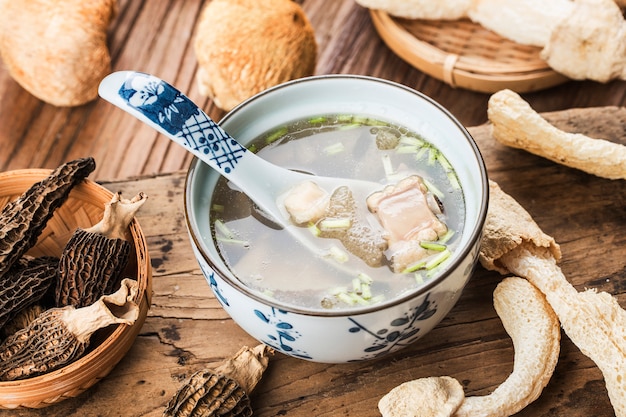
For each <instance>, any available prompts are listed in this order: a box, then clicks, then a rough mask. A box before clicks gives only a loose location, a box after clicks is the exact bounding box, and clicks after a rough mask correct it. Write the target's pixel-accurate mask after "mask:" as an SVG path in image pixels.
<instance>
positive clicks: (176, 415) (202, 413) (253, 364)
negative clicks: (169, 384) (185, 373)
mask: <svg viewBox="0 0 626 417" xmlns="http://www.w3.org/2000/svg"><path fill="white" fill-rule="evenodd" d="M272 353H273V350H272V349H271V348H269V347H268V346H266V345H262V344H261V345H258V346H256V347H255V348H253V349H250V348H249V347H247V346H246V347H243V348H242V349H241V350H239V352H237V354H236V355H235V356H233V357H232V358H230V359H228V360H226V361H225V362H224V363H223V364H221V365H220V366H219V367H217V368H215V369H213V370H201V371H198V372H196V373H194V374H193V375H192V376H191V377H190V378H189V380H188V381H186V382H185V384H184V385H183V386H182V387H181V388H180V389H179V390H178V392H177V393H176V394H175V395H174V397H172V399H171V400H170V401H169V403H168V404H167V407H166V409H165V411H164V412H163V416H165V417H211V416H216V417H217V416H230V417H249V416H252V407H251V406H250V398H249V397H248V394H249V393H250V392H252V390H253V389H254V388H255V387H256V385H257V384H258V382H259V381H260V380H261V376H262V374H263V372H264V371H265V369H267V365H268V363H269V355H270V354H272Z"/></svg>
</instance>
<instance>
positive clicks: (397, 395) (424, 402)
mask: <svg viewBox="0 0 626 417" xmlns="http://www.w3.org/2000/svg"><path fill="white" fill-rule="evenodd" d="M464 396H465V394H464V393H463V386H461V384H460V383H459V381H457V380H456V379H454V378H452V377H449V376H434V377H427V378H419V379H414V380H412V381H408V382H405V383H403V384H401V385H398V386H397V387H395V388H394V389H392V390H391V391H389V392H388V393H387V394H385V396H384V397H382V398H381V399H380V401H379V402H378V409H379V411H380V413H381V414H382V415H383V417H408V416H411V417H418V416H419V417H422V416H423V417H450V416H452V415H454V412H455V411H456V410H457V409H458V408H459V406H460V405H461V403H462V402H463V398H464Z"/></svg>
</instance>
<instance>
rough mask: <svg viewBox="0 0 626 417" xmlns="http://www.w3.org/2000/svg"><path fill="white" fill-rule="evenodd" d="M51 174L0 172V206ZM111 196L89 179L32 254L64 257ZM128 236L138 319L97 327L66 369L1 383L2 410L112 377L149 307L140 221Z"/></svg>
mask: <svg viewBox="0 0 626 417" xmlns="http://www.w3.org/2000/svg"><path fill="white" fill-rule="evenodd" d="M50 172H51V171H50V170H45V169H24V170H16V171H8V172H4V173H0V208H2V207H4V206H5V205H6V204H7V203H8V202H9V201H11V200H13V199H15V198H17V197H18V196H19V195H21V194H22V193H23V192H24V191H26V190H27V189H28V188H29V187H30V186H31V185H32V184H34V183H35V182H37V181H40V180H42V179H43V178H45V177H46V176H48V175H49V174H50ZM112 196H113V194H112V193H111V192H110V191H108V190H107V189H105V188H103V187H102V186H100V185H98V184H97V183H95V182H93V181H89V180H87V181H84V182H83V183H81V184H79V185H77V186H76V187H74V189H72V191H71V193H70V195H69V198H68V200H67V201H66V202H65V203H63V205H61V207H59V208H58V209H57V210H56V211H55V213H54V216H53V217H52V218H51V219H50V221H48V224H47V226H46V229H45V230H44V231H43V233H42V234H41V236H40V237H39V240H38V242H37V245H36V246H35V247H34V248H32V249H31V250H30V251H29V252H28V254H29V255H33V256H41V255H50V256H60V254H61V252H62V250H63V248H64V246H65V243H66V242H67V241H68V239H69V238H70V236H71V235H72V233H73V232H74V230H75V229H76V228H77V227H83V228H85V227H89V226H91V225H93V224H95V223H97V222H98V221H100V219H101V218H102V214H103V211H104V205H105V203H107V202H108V201H110V200H111V198H112ZM127 238H128V240H129V241H130V242H132V243H133V245H132V250H131V257H130V261H129V263H128V266H127V268H126V270H125V271H124V277H128V278H132V279H136V280H137V281H138V284H139V291H138V293H137V296H136V299H135V301H136V302H137V304H138V305H139V317H138V318H137V320H136V322H135V323H134V324H133V325H131V326H128V325H123V324H120V325H116V326H109V327H107V328H105V329H101V330H99V331H97V332H96V333H95V334H94V335H93V336H92V339H91V344H90V347H89V349H88V351H87V352H86V353H85V354H84V355H83V356H81V357H80V358H79V359H78V360H76V361H74V362H72V363H70V364H68V365H66V366H65V367H63V368H61V369H58V370H56V371H52V372H49V373H46V374H44V375H40V376H36V377H32V378H28V379H23V380H18V381H4V382H0V409H16V408H43V407H46V406H48V405H51V404H54V403H57V402H59V401H62V400H64V399H66V398H70V397H75V396H77V395H79V394H81V393H82V392H84V391H85V390H87V389H88V388H90V387H91V386H93V385H94V384H95V383H96V382H98V381H99V380H100V379H102V378H104V377H105V376H106V375H108V374H109V372H111V370H112V369H113V368H114V366H115V365H116V364H117V363H118V362H119V361H120V360H121V359H122V358H123V357H124V355H125V354H126V353H127V352H128V350H129V349H130V347H131V346H132V344H133V342H134V340H135V338H136V336H137V334H138V333H139V330H140V329H141V326H142V325H143V322H144V321H145V319H146V316H147V313H148V309H149V307H150V302H151V294H152V292H151V290H152V270H151V266H150V259H149V256H148V249H147V243H146V240H145V236H144V235H143V232H142V231H141V228H140V226H139V223H138V222H137V220H133V222H132V223H131V224H130V227H129V230H128V235H127Z"/></svg>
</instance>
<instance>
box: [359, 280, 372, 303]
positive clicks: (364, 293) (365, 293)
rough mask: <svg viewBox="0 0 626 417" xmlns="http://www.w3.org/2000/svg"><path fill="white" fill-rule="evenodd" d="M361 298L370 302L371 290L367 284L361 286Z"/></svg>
mask: <svg viewBox="0 0 626 417" xmlns="http://www.w3.org/2000/svg"><path fill="white" fill-rule="evenodd" d="M361 297H363V299H364V300H370V299H371V298H372V288H371V287H370V285H369V284H363V285H361Z"/></svg>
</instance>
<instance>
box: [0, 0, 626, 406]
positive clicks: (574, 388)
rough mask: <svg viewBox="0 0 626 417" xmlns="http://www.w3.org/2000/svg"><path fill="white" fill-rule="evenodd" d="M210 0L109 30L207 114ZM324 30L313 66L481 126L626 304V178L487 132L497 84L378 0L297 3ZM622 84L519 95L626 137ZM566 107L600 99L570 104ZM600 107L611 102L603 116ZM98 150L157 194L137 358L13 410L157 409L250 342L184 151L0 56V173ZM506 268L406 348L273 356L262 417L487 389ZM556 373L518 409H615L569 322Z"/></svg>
mask: <svg viewBox="0 0 626 417" xmlns="http://www.w3.org/2000/svg"><path fill="white" fill-rule="evenodd" d="M205 3H207V2H206V1H201V0H187V1H183V0H177V1H147V0H143V1H141V0H134V1H130V0H122V1H120V13H119V15H118V17H117V19H116V20H115V21H114V23H113V25H112V26H111V29H110V34H109V43H110V49H111V52H112V55H113V63H114V69H136V70H141V71H146V72H151V73H154V74H156V75H158V76H160V77H162V78H164V79H167V80H169V81H171V82H172V83H173V84H174V85H176V86H177V87H179V88H180V89H181V90H183V91H185V92H187V94H188V95H189V96H190V97H191V98H192V99H193V100H194V101H196V102H198V103H200V104H202V106H203V107H204V109H205V110H206V111H207V113H208V114H209V115H211V116H212V117H214V118H215V119H217V120H219V119H220V118H221V117H222V116H223V114H224V112H223V111H221V110H220V109H218V108H217V107H216V106H215V105H213V103H212V102H211V101H210V100H209V99H206V98H203V97H201V95H200V94H199V92H198V89H197V87H196V85H195V80H194V77H195V73H196V70H197V65H196V61H195V57H194V53H193V49H192V48H191V46H190V42H191V40H192V39H193V29H194V24H195V22H196V20H197V18H198V13H199V11H200V10H201V8H202V7H203V5H204V4H205ZM300 3H301V4H302V6H303V8H304V10H305V12H306V13H307V15H308V17H309V19H310V20H311V22H312V24H313V26H314V28H315V30H316V37H317V40H318V43H319V48H320V50H319V58H318V65H317V71H316V72H317V73H318V74H329V73H356V74H366V75H372V76H378V77H382V78H386V79H390V80H393V81H397V82H400V83H402V84H406V85H408V86H411V87H414V88H416V89H418V90H420V91H422V92H424V93H425V94H427V95H429V96H431V97H433V98H434V99H436V100H437V101H439V102H440V103H442V104H443V105H444V106H446V107H447V108H448V109H450V111H451V112H452V113H453V114H454V115H455V116H456V117H457V118H458V119H459V120H460V121H461V122H462V123H463V124H464V125H466V126H468V127H470V133H472V135H473V136H474V137H475V139H476V141H477V143H478V145H479V147H480V149H481V151H482V153H483V156H484V158H485V162H486V164H487V167H488V171H489V175H490V177H491V178H492V179H494V180H496V181H497V182H498V183H499V184H500V185H501V187H502V188H503V190H504V191H505V192H507V193H509V194H511V195H512V196H513V197H515V198H516V199H517V200H518V201H519V202H520V203H521V204H522V205H523V206H524V207H525V208H526V209H527V210H528V211H529V212H530V213H531V214H532V215H533V217H534V218H535V219H536V221H537V223H538V224H539V225H540V227H542V229H543V230H544V231H545V232H546V233H548V234H550V235H552V236H554V237H555V238H556V240H557V241H558V242H559V243H560V244H561V248H562V251H563V260H562V263H561V267H562V269H563V271H564V272H565V274H566V276H567V277H568V278H569V279H570V281H571V282H572V283H573V284H574V285H575V286H576V288H578V289H579V290H582V289H584V288H597V289H598V290H601V291H607V292H609V293H611V294H614V295H615V296H616V297H617V298H618V300H619V301H620V303H621V304H622V305H624V306H626V298H625V297H626V285H625V284H624V282H626V261H625V260H624V259H625V256H624V255H625V254H626V250H625V249H624V247H626V246H625V245H626V183H625V182H624V181H623V180H617V181H610V180H604V179H601V178H597V177H593V176H591V175H588V174H585V173H582V172H579V171H576V170H572V169H569V168H565V167H562V166H559V165H556V164H554V163H552V162H549V161H547V160H544V159H541V158H539V157H536V156H533V155H530V154H527V153H525V152H523V151H519V150H513V149H509V148H505V147H503V146H501V145H499V144H497V143H495V142H494V141H493V139H492V138H491V136H490V134H489V128H488V127H487V126H481V125H483V124H484V123H485V122H486V120H487V118H486V108H487V107H486V106H487V100H488V98H489V95H487V94H481V93H475V92H471V91H465V90H460V89H454V88H451V87H449V86H447V85H446V84H444V83H442V82H440V81H438V80H435V79H433V78H430V77H428V76H426V75H424V74H422V73H421V72H419V71H418V70H416V69H414V68H412V67H411V66H409V65H408V64H406V63H404V62H403V61H402V60H401V59H399V58H397V57H396V56H395V55H394V54H393V53H392V52H391V51H390V50H389V49H388V48H387V47H386V46H385V44H384V43H383V42H382V41H381V40H380V39H379V37H378V36H377V34H376V32H375V30H374V28H373V26H372V24H371V20H370V17H369V14H368V11H367V10H365V9H363V8H361V7H360V6H358V5H356V4H355V3H354V1H353V0H333V1H320V0H302V1H300ZM625 95H626V82H622V81H615V82H611V83H608V84H599V83H595V82H589V81H584V82H579V81H572V82H568V83H566V84H563V85H561V86H558V87H555V88H551V89H548V90H545V91H541V92H536V93H530V94H524V95H523V96H524V98H526V99H527V100H528V101H529V102H530V103H531V105H532V106H533V107H534V108H535V109H536V110H538V111H541V112H550V113H548V114H546V117H547V118H549V119H550V120H551V121H553V122H554V123H555V124H557V125H559V126H561V127H562V128H564V129H567V130H570V131H578V132H583V133H587V134H590V135H594V136H596V137H604V138H607V139H611V140H614V141H616V142H620V143H623V144H626V129H624V126H625V123H626V109H622V108H617V107H611V108H601V109H598V108H593V107H602V106H618V107H619V106H623V105H624V103H625V101H626V97H625ZM570 108H590V109H586V110H579V111H565V112H564V111H563V110H566V109H570ZM599 113H603V114H605V115H606V114H608V115H610V116H609V117H608V118H605V119H604V120H608V121H607V122H603V123H594V121H596V120H597V116H598V114H599ZM87 155H91V156H94V157H95V158H96V161H97V163H98V168H97V171H96V172H95V173H94V174H92V176H91V177H90V178H92V179H95V180H96V181H98V182H101V183H102V184H104V185H105V186H106V187H107V188H109V189H111V190H113V191H117V190H120V191H122V192H123V193H124V194H125V195H129V196H130V195H133V194H134V193H136V192H138V191H144V192H146V193H147V194H148V195H149V196H150V199H149V201H148V203H147V204H146V205H145V206H144V207H142V209H141V211H140V213H139V216H138V218H139V222H140V224H141V226H142V228H143V230H144V232H145V233H146V235H147V239H148V247H149V251H150V254H151V257H152V266H153V274H154V282H153V291H154V294H153V298H152V301H153V303H152V306H151V309H150V312H149V315H148V318H147V320H146V322H145V324H144V326H143V328H142V330H141V332H140V334H139V336H138V337H137V340H136V342H135V344H134V345H133V347H132V348H131V350H130V352H129V353H128V355H127V356H126V357H125V358H124V359H123V360H122V361H121V362H120V363H119V364H118V366H117V367H116V368H115V369H114V370H113V371H112V373H111V374H109V376H107V377H106V378H105V379H103V380H102V381H100V382H99V383H97V384H96V385H95V386H93V387H92V388H90V389H89V390H88V391H87V392H85V393H83V394H81V395H80V396H78V397H77V398H72V399H67V400H65V401H62V402H61V403H59V404H56V405H52V406H50V407H47V408H44V409H39V410H12V411H2V412H0V414H1V415H7V416H94V417H95V416H158V415H161V413H162V411H163V408H164V405H165V403H166V402H167V401H168V400H169V399H170V397H171V396H172V395H173V394H174V392H175V391H176V390H177V389H178V388H179V386H180V384H181V382H182V380H184V379H185V378H186V377H187V376H189V375H190V374H191V373H192V372H194V371H196V370H198V369H203V368H210V367H213V366H216V365H217V364H218V363H220V362H221V361H222V360H223V359H225V358H226V357H229V356H231V355H232V354H234V353H235V352H236V351H237V350H239V348H240V347H241V346H243V345H255V344H256V342H255V341H254V340H253V339H252V338H251V337H250V336H248V335H247V334H246V333H244V332H243V331H242V330H241V329H240V328H239V327H238V326H237V325H236V324H235V323H233V321H232V320H231V319H230V318H229V317H228V316H227V315H226V313H225V312H224V311H223V310H222V309H221V308H220V306H219V304H218V302H217V301H216V300H215V298H214V297H213V295H212V293H211V292H210V290H209V287H208V286H207V285H206V283H205V282H204V279H203V277H202V275H201V272H200V270H199V267H198V265H197V263H196V261H195V259H194V258H193V254H192V252H191V247H190V244H189V239H188V236H187V231H186V226H185V221H184V216H183V196H182V193H183V184H184V176H185V170H186V168H187V166H188V164H189V162H190V157H189V156H188V155H187V154H186V153H185V152H184V151H183V150H182V149H180V148H179V147H177V146H175V145H173V144H170V143H169V141H168V140H167V139H165V138H163V137H161V136H160V135H157V134H155V133H154V132H152V131H151V130H150V129H149V128H147V127H144V126H143V125H141V124H140V123H139V122H136V121H135V120H134V119H132V118H131V117H129V116H127V115H126V114H123V113H122V112H121V111H119V110H117V109H115V108H113V107H112V106H111V105H109V104H108V103H105V102H103V101H101V100H97V101H95V102H92V103H90V104H87V105H84V106H81V107H77V108H55V107H53V106H50V105H47V104H44V103H42V102H40V101H39V100H37V99H36V98H34V97H32V96H31V95H29V94H28V93H26V92H25V91H24V90H23V89H22V88H21V87H20V86H19V85H18V84H16V83H15V82H14V81H12V80H11V79H10V77H9V76H8V74H7V72H6V70H5V69H4V67H2V65H1V64H0V170H2V171H5V170H10V169H19V168H28V167H45V168H53V167H56V166H58V165H59V164H61V163H62V162H65V161H67V160H70V159H73V158H76V157H81V156H87ZM500 280H501V276H499V275H498V274H495V273H492V272H488V271H486V270H484V269H483V268H481V267H479V268H478V269H477V270H476V273H475V274H474V276H473V277H472V280H471V281H470V283H469V285H468V287H467V288H466V290H465V291H464V292H463V295H462V296H461V299H460V301H459V302H458V304H457V305H456V306H455V308H454V309H453V311H452V312H451V313H450V314H449V315H448V316H447V317H446V318H445V319H444V320H443V322H442V323H441V324H440V325H439V326H437V327H436V328H435V329H434V330H433V331H432V332H431V333H429V334H428V335H426V336H425V337H424V338H422V339H420V340H419V341H418V342H416V343H415V344H413V345H411V346H409V347H408V348H406V349H404V350H402V351H400V352H397V353H395V354H393V355H391V356H388V357H385V358H381V359H377V360H374V361H370V362H363V363H353V364H347V365H328V364H317V363H312V362H306V361H302V360H298V359H293V358H290V357H287V356H284V355H282V354H276V355H274V356H273V357H272V359H271V362H270V366H269V369H268V372H267V374H266V375H265V376H264V379H263V380H262V382H261V384H260V385H259V386H258V387H257V390H256V391H255V392H254V393H253V394H252V403H253V407H254V409H255V411H256V415H258V416H355V417H356V416H359V417H368V416H379V415H380V414H379V412H378V410H377V402H378V400H379V399H380V398H381V397H382V396H383V395H384V394H386V393H387V392H388V391H389V390H391V389H392V388H394V387H395V386H397V385H399V384H401V383H403V382H405V381H409V380H412V379H415V378H420V377H426V376H436V375H450V376H453V377H455V378H457V379H458V380H459V381H461V382H462V384H463V386H464V388H465V391H466V394H467V395H484V394H487V393H489V392H491V391H492V390H493V389H495V388H496V387H497V386H498V385H499V384H500V383H501V382H503V381H504V380H505V379H506V377H507V376H508V374H509V373H510V372H511V370H512V366H513V348H512V343H511V341H510V339H509V337H508V335H507V334H506V332H505V331H504V329H503V327H502V324H501V322H500V320H499V319H498V317H497V315H496V314H495V311H494V309H493V307H492V292H493V290H494V288H495V286H496V285H497V283H498V282H499V281H500ZM561 348H562V351H561V354H560V358H559V363H558V365H557V368H556V372H555V374H554V376H553V377H552V379H551V381H550V383H549V384H548V386H547V387H546V389H545V390H544V392H543V394H542V396H541V397H540V398H539V400H537V401H536V402H535V403H533V404H531V405H530V406H529V407H527V408H526V409H525V410H523V411H522V412H521V413H519V415H521V416H545V417H548V416H561V415H568V416H574V417H576V416H580V417H582V416H612V415H614V413H613V409H612V407H611V405H610V402H609V400H608V397H607V394H606V389H605V388H604V382H603V379H602V375H601V373H600V372H599V370H598V369H597V368H596V367H595V365H594V364H593V362H591V361H590V360H589V359H588V358H586V357H585V356H584V355H582V354H581V353H580V351H579V350H578V349H577V348H576V346H574V345H573V344H572V343H571V341H570V340H569V339H568V338H567V336H566V335H565V334H564V335H563V339H562V343H561Z"/></svg>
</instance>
